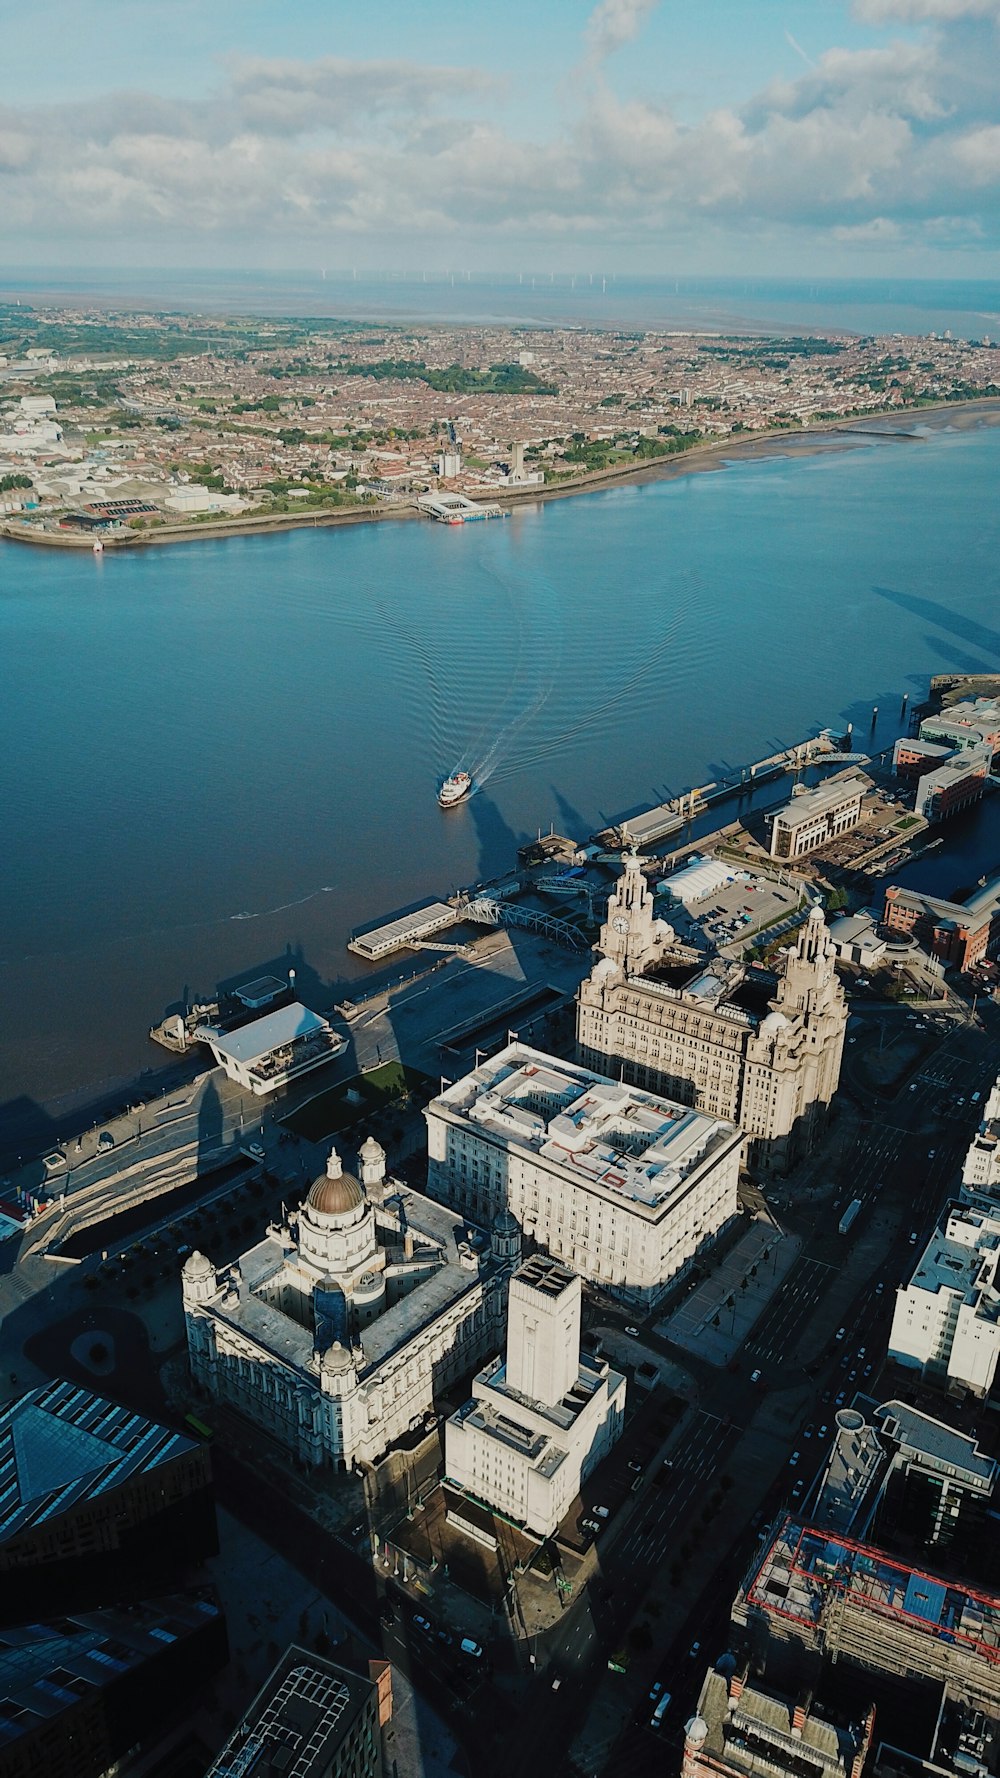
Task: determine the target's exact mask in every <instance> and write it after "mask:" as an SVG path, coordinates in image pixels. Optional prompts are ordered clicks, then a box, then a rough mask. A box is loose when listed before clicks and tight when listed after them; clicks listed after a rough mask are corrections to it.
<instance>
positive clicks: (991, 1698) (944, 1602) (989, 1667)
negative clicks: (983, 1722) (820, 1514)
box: [733, 1516, 1000, 1716]
mask: <svg viewBox="0 0 1000 1778" xmlns="http://www.w3.org/2000/svg"><path fill="white" fill-rule="evenodd" d="M733 1620H734V1622H736V1623H737V1624H740V1625H742V1626H744V1627H745V1629H746V1630H747V1633H748V1637H749V1641H750V1643H751V1645H752V1646H753V1647H754V1649H755V1652H756V1658H757V1659H758V1660H759V1659H762V1658H764V1657H765V1656H766V1652H767V1650H768V1649H769V1647H770V1646H780V1645H781V1644H786V1645H787V1644H789V1643H791V1644H795V1645H797V1647H798V1648H799V1650H801V1651H804V1652H812V1653H814V1654H822V1655H826V1656H828V1657H829V1658H831V1659H833V1660H838V1661H839V1660H846V1661H850V1662H851V1663H853V1664H854V1665H856V1666H858V1667H861V1668H864V1669H866V1670H867V1671H868V1672H875V1673H879V1672H881V1673H886V1674H894V1675H897V1676H899V1677H901V1678H904V1679H910V1680H918V1681H919V1680H927V1681H929V1682H930V1683H931V1684H934V1685H937V1686H939V1687H944V1688H946V1690H947V1693H948V1695H949V1696H950V1697H952V1698H954V1699H956V1700H958V1701H960V1702H963V1703H967V1704H970V1705H972V1706H974V1707H976V1708H979V1709H981V1710H984V1711H986V1712H988V1713H989V1714H990V1715H994V1716H995V1715H996V1714H997V1713H998V1711H1000V1599H996V1598H993V1597H992V1596H991V1595H989V1594H987V1593H984V1592H980V1591H976V1590H974V1589H973V1588H971V1587H965V1586H961V1585H958V1584H956V1583H954V1582H951V1581H947V1580H942V1579H939V1578H938V1577H936V1576H934V1575H932V1574H928V1573H925V1572H924V1571H923V1570H921V1569H919V1568H916V1567H913V1566H912V1565H910V1564H908V1563H905V1562H900V1561H896V1560H895V1559H894V1558H893V1557H891V1556H888V1555H886V1554H885V1553H884V1552H883V1551H882V1550H879V1549H876V1548H875V1547H874V1546H872V1545H870V1544H865V1543H861V1542H858V1541H856V1540H854V1539H852V1538H849V1537H846V1536H842V1535H834V1534H832V1533H831V1532H829V1531H827V1530H821V1529H818V1528H816V1527H814V1526H812V1525H808V1524H802V1523H801V1522H799V1521H798V1520H797V1519H794V1518H792V1517H790V1516H789V1517H785V1518H783V1519H781V1520H780V1521H779V1522H778V1524H777V1526H776V1527H775V1528H774V1529H773V1530H772V1531H771V1532H770V1533H769V1534H768V1535H767V1536H766V1537H765V1538H764V1540H763V1542H762V1544H761V1547H760V1549H759V1550H758V1551H757V1553H756V1554H755V1555H754V1557H753V1558H752V1560H751V1563H750V1567H749V1569H748V1571H747V1573H746V1575H745V1577H744V1580H743V1583H742V1585H741V1587H740V1590H739V1592H738V1593H737V1595H736V1599H735V1601H734V1604H733Z"/></svg>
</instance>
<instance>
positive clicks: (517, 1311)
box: [444, 1254, 625, 1537]
mask: <svg viewBox="0 0 1000 1778" xmlns="http://www.w3.org/2000/svg"><path fill="white" fill-rule="evenodd" d="M581 1298H582V1287H581V1281H580V1278H579V1276H578V1274H576V1273H575V1272H571V1271H569V1270H568V1269H567V1267H565V1266H563V1265H560V1264H559V1263H558V1262H557V1261H555V1260H552V1259H547V1258H545V1257H544V1256H543V1255H541V1254H536V1255H534V1257H533V1258H532V1259H530V1260H528V1261H527V1263H526V1264H525V1265H523V1266H522V1267H521V1268H520V1270H519V1271H517V1272H515V1273H514V1276H513V1277H512V1279H511V1281H510V1294H509V1297H508V1303H507V1350H506V1355H505V1356H504V1357H502V1358H495V1359H494V1360H493V1362H492V1363H491V1364H490V1365H488V1366H487V1367H486V1369H485V1370H483V1371H480V1373H479V1375H478V1376H477V1377H476V1379H475V1382H474V1383H473V1386H472V1397H471V1399H470V1400H469V1401H467V1402H465V1404H464V1405H463V1406H462V1407H460V1408H459V1409H458V1411H457V1413H455V1414H453V1415H452V1416H451V1418H450V1420H448V1422H447V1424H446V1426H445V1446H444V1468H445V1480H446V1482H448V1483H450V1484H451V1486H453V1487H455V1488H460V1489H461V1490H462V1491H463V1492H464V1493H466V1494H467V1495H469V1496H471V1498H472V1499H473V1500H474V1501H478V1502H479V1503H481V1504H482V1505H484V1506H487V1507H489V1508H490V1510H491V1511H493V1512H497V1513H500V1514H502V1515H503V1516H504V1517H506V1518H508V1519H513V1520H514V1522H515V1523H516V1524H518V1525H520V1526H523V1527H524V1529H525V1530H527V1531H529V1532H533V1533H534V1534H535V1535H536V1536H537V1537H551V1536H552V1535H553V1533H554V1532H555V1531H556V1529H557V1527H558V1526H559V1524H560V1523H561V1521H562V1520H563V1519H564V1518H565V1516H566V1513H567V1512H568V1511H569V1508H570V1506H571V1504H572V1502H573V1501H574V1500H575V1499H576V1497H577V1495H578V1494H579V1492H580V1484H581V1482H582V1481H583V1480H584V1479H585V1478H586V1477H587V1476H588V1475H589V1474H590V1472H591V1470H593V1469H594V1468H596V1466H597V1464H598V1463H599V1462H600V1461H601V1459H602V1458H603V1457H605V1456H606V1455H607V1453H608V1451H609V1450H610V1449H611V1447H612V1445H613V1444H614V1443H615V1441H616V1440H617V1439H618V1437H619V1436H620V1434H621V1430H622V1427H623V1425H624V1418H625V1378H624V1377H622V1376H620V1375H619V1374H618V1372H617V1371H613V1370H611V1369H610V1367H609V1365H608V1363H607V1360H606V1359H598V1358H593V1357H591V1356H590V1355H589V1354H582V1353H581V1350H580V1308H581Z"/></svg>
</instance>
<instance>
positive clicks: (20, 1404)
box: [0, 1382, 199, 1542]
mask: <svg viewBox="0 0 1000 1778" xmlns="http://www.w3.org/2000/svg"><path fill="white" fill-rule="evenodd" d="M198 1448H199V1447H198V1446H197V1444H196V1443H195V1441H194V1439H190V1438H187V1437H185V1436H184V1434H183V1433H179V1432H171V1431H170V1430H169V1429H168V1428H167V1427H165V1426H158V1425H157V1424H156V1422H155V1421H154V1420H147V1419H145V1417H144V1416H143V1415H142V1414H134V1413H133V1412H132V1411H131V1409H130V1408H123V1407H119V1406H118V1404H117V1402H113V1401H108V1400H106V1399H105V1397H104V1396H101V1395H93V1394H92V1393H91V1391H90V1390H89V1389H79V1388H77V1386H76V1384H75V1383H64V1382H57V1383H46V1384H44V1385H43V1386H42V1387H41V1388H40V1389H32V1390H31V1391H30V1392H29V1393H28V1394H27V1395H22V1396H19V1397H18V1399H17V1400H16V1401H12V1402H8V1403H7V1405H6V1407H4V1408H3V1409H0V1542H3V1541H5V1540H6V1539H8V1538H11V1537H15V1536H17V1535H18V1533H19V1532H21V1531H24V1530H25V1529H26V1528H27V1527H28V1526H30V1525H33V1524H36V1523H38V1522H39V1521H41V1520H43V1519H46V1520H47V1519H51V1518H54V1517H55V1516H56V1515H57V1514H59V1513H62V1512H66V1511H68V1510H69V1509H70V1508H71V1507H73V1506H75V1505H76V1504H77V1503H78V1502H79V1501H81V1500H86V1499H92V1498H93V1497H94V1496H95V1495H98V1494H105V1493H107V1492H108V1490H109V1489H111V1488H117V1487H118V1486H119V1485H120V1484H121V1483H122V1482H124V1481H126V1480H127V1479H128V1478H129V1477H130V1476H133V1475H137V1474H141V1473H143V1472H145V1471H148V1470H151V1469H155V1468H157V1467H158V1466H159V1465H160V1464H164V1463H169V1462H172V1461H173V1460H174V1459H175V1458H176V1457H179V1456H181V1455H185V1454H187V1453H189V1452H192V1451H196V1450H197V1449H198Z"/></svg>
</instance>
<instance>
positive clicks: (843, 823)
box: [771, 777, 870, 858]
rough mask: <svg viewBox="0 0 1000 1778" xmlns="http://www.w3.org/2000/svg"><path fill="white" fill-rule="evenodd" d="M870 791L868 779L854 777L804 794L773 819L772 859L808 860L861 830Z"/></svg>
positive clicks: (801, 792) (797, 796) (805, 791)
mask: <svg viewBox="0 0 1000 1778" xmlns="http://www.w3.org/2000/svg"><path fill="white" fill-rule="evenodd" d="M868 789H870V785H869V783H868V780H867V779H866V778H858V777H851V778H835V779H834V781H833V783H832V784H817V786H816V788H815V789H814V790H800V791H799V792H798V793H797V794H796V795H794V796H792V797H791V798H790V799H789V801H788V802H787V803H785V805H784V807H783V808H780V809H778V810H776V811H775V813H774V815H773V816H772V817H771V857H772V858H804V857H805V856H806V853H807V852H815V851H816V850H817V848H818V847H819V846H826V845H829V843H830V841H831V840H836V839H839V838H840V835H841V834H842V833H848V832H849V831H850V829H851V828H852V827H857V825H858V822H859V821H860V820H861V803H862V800H863V798H864V795H865V792H866V791H867V790H868Z"/></svg>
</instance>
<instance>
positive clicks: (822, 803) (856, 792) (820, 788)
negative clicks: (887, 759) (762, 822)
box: [774, 777, 869, 827]
mask: <svg viewBox="0 0 1000 1778" xmlns="http://www.w3.org/2000/svg"><path fill="white" fill-rule="evenodd" d="M868 789H869V785H868V783H867V780H866V779H864V778H858V777H853V778H835V779H834V781H833V783H832V784H817V785H816V787H815V789H813V790H802V791H800V792H799V794H798V796H793V797H792V798H791V799H790V801H789V802H787V803H785V804H784V806H783V807H782V808H780V809H778V810H777V812H776V814H775V817H774V819H775V821H780V822H782V824H783V825H784V826H785V827H801V826H802V825H803V823H804V822H806V821H815V820H816V819H817V817H818V816H820V815H822V814H824V813H825V812H826V811H827V810H828V809H837V808H839V807H840V805H841V803H846V802H851V801H852V800H853V799H854V798H855V797H862V796H864V794H865V792H866V791H867V790H868Z"/></svg>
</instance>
